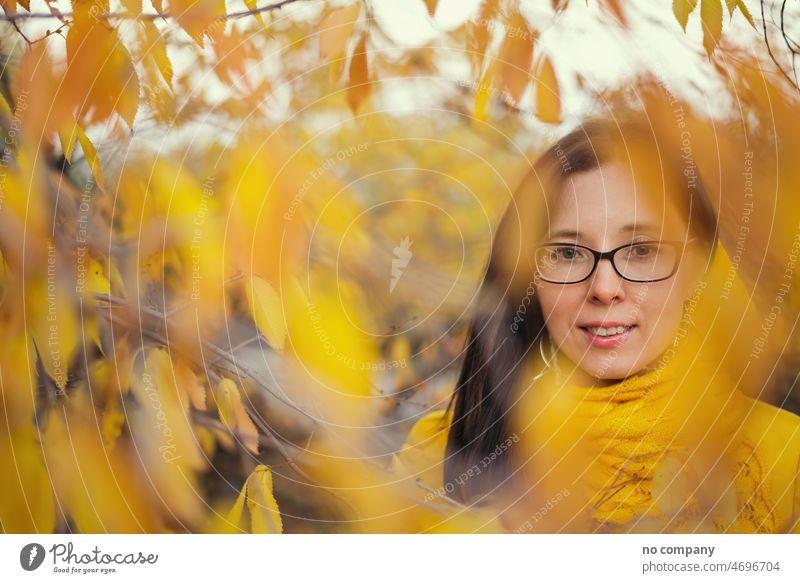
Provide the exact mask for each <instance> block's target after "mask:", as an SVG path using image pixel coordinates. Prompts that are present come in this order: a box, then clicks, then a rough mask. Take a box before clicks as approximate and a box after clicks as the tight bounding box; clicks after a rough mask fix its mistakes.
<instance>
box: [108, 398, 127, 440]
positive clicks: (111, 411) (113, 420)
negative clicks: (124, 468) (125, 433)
mask: <svg viewBox="0 0 800 583" xmlns="http://www.w3.org/2000/svg"><path fill="white" fill-rule="evenodd" d="M123 425H125V413H123V412H122V410H121V409H120V408H119V405H118V404H117V402H116V401H111V402H110V403H109V404H108V406H107V407H106V409H105V410H104V411H103V443H105V445H106V447H107V448H108V449H111V448H113V447H114V444H115V443H116V441H117V438H118V437H119V436H120V434H121V433H122V426H123Z"/></svg>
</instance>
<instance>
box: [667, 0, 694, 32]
mask: <svg viewBox="0 0 800 583" xmlns="http://www.w3.org/2000/svg"><path fill="white" fill-rule="evenodd" d="M696 6H697V0H672V12H673V13H674V14H675V18H677V19H678V24H680V25H681V28H682V29H683V30H684V32H686V24H687V23H688V22H689V15H690V14H691V13H692V11H693V10H694V9H695V7H696Z"/></svg>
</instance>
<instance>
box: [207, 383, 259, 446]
mask: <svg viewBox="0 0 800 583" xmlns="http://www.w3.org/2000/svg"><path fill="white" fill-rule="evenodd" d="M216 398H217V409H218V410H219V417H220V420H221V421H222V423H223V424H224V425H225V427H227V428H228V429H229V430H230V432H231V433H233V434H235V435H238V436H239V438H240V439H241V440H242V443H244V445H245V447H247V449H249V450H250V451H251V452H253V453H255V454H257V453H258V429H256V426H255V424H254V423H253V420H252V419H250V416H249V415H248V414H247V411H245V409H244V406H243V405H242V397H241V395H240V394H239V388H238V387H237V386H236V383H234V382H233V381H232V380H231V379H227V378H222V379H221V380H220V382H219V385H218V386H217V394H216Z"/></svg>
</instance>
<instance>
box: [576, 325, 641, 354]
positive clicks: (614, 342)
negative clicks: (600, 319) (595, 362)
mask: <svg viewBox="0 0 800 583" xmlns="http://www.w3.org/2000/svg"><path fill="white" fill-rule="evenodd" d="M579 328H580V329H581V332H583V333H584V335H585V336H586V338H587V340H588V341H589V343H590V344H591V345H592V346H596V347H598V348H616V347H617V346H619V345H620V344H622V343H623V342H625V340H627V338H628V336H630V334H631V332H633V330H634V328H636V324H628V325H626V324H619V323H617V322H613V323H610V324H597V325H595V324H594V323H592V325H589V326H579Z"/></svg>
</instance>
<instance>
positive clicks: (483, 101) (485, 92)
mask: <svg viewBox="0 0 800 583" xmlns="http://www.w3.org/2000/svg"><path fill="white" fill-rule="evenodd" d="M494 69H495V64H494V63H492V64H491V65H489V68H488V70H487V71H486V75H484V77H483V80H482V81H481V82H480V83H478V90H477V91H476V92H475V101H474V105H473V110H474V111H473V114H472V115H473V117H474V118H475V119H476V120H478V121H486V118H488V117H489V104H490V103H491V100H492V83H493V78H494Z"/></svg>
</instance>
